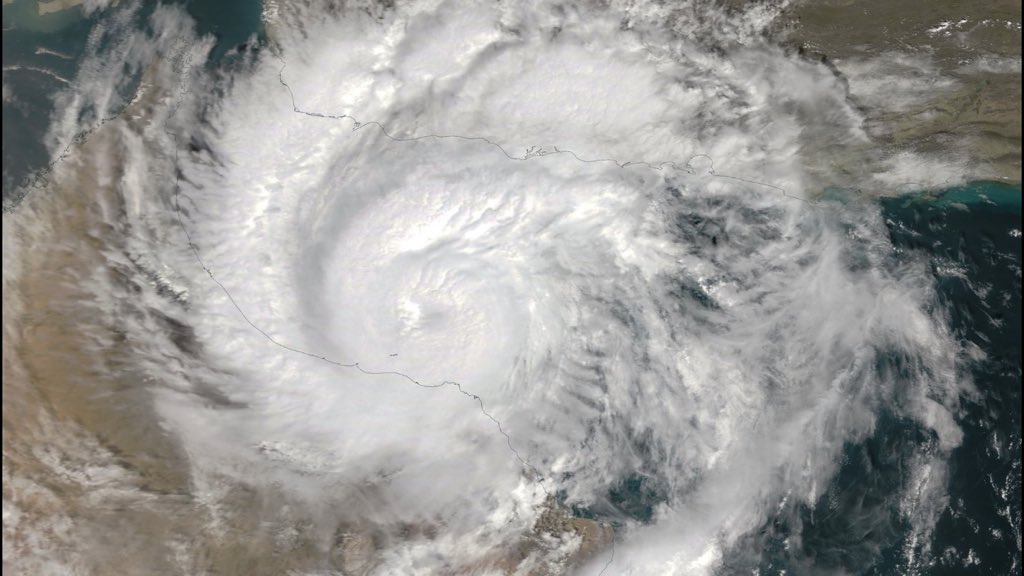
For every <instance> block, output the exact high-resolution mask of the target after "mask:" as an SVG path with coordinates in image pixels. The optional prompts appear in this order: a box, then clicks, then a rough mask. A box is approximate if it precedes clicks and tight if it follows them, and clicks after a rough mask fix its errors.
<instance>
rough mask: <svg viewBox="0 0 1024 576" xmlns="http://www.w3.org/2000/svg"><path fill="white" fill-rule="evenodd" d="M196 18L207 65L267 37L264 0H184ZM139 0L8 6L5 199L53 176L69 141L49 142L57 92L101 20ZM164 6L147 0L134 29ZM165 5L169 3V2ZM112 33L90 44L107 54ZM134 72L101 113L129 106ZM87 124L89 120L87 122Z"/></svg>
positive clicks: (21, 1)
mask: <svg viewBox="0 0 1024 576" xmlns="http://www.w3.org/2000/svg"><path fill="white" fill-rule="evenodd" d="M175 3H177V4H181V5H184V7H185V8H186V10H187V11H188V14H189V15H190V16H191V18H192V19H193V21H194V22H195V26H196V28H197V32H198V33H199V34H200V35H203V36H212V37H213V38H215V39H216V42H217V43H216V45H215V46H214V48H213V50H212V52H211V55H210V58H209V60H208V61H207V64H208V66H211V67H215V66H219V65H221V63H222V59H223V58H224V56H225V55H227V54H229V53H230V52H231V51H232V49H233V48H236V47H237V46H239V45H241V44H244V43H245V42H246V41H248V40H249V39H250V38H253V37H259V36H260V35H261V34H262V23H261V21H260V8H261V3H260V2H258V1H247V0H231V1H229V2H224V1H215V0H179V1H178V2H170V4H175ZM135 4H136V3H131V2H124V3H122V4H121V5H119V6H118V7H116V8H109V9H106V10H99V11H96V12H93V13H91V14H86V13H85V12H84V10H83V9H82V7H80V6H79V7H75V8H71V9H69V10H62V11H60V12H53V13H50V14H46V15H43V16H40V15H39V14H38V12H37V8H36V6H37V2H36V0H15V2H13V3H12V4H5V5H4V7H3V27H4V33H3V67H4V98H3V203H4V206H8V205H9V204H11V203H12V202H17V200H18V199H19V198H20V196H21V195H22V194H24V192H25V190H26V189H27V187H31V188H38V187H39V186H41V185H42V184H43V181H44V180H45V178H46V176H47V174H48V173H49V167H48V166H49V165H50V163H51V158H52V157H53V156H54V150H53V149H54V148H58V147H59V148H63V147H64V146H66V145H67V142H51V143H49V144H48V143H47V141H46V135H47V130H48V128H49V124H50V119H51V117H52V115H53V114H54V113H56V112H57V111H58V110H57V103H56V101H55V98H54V95H55V94H56V93H57V92H58V91H60V90H62V89H66V88H67V87H68V85H69V82H73V81H74V79H75V74H76V72H77V70H78V67H79V64H80V63H81V61H82V58H83V56H84V55H85V54H86V52H87V51H89V50H90V48H89V35H90V32H91V31H93V30H94V29H95V28H96V25H97V24H99V23H102V22H103V21H104V20H106V19H110V18H112V17H113V16H114V15H116V14H120V13H123V12H124V11H125V10H126V9H128V8H132V7H135ZM158 4H159V3H158V2H153V1H151V0H147V1H146V2H143V3H142V4H141V5H140V6H138V7H137V9H136V10H135V12H134V13H133V15H132V18H131V20H132V22H131V24H130V25H131V26H132V27H142V26H145V22H146V20H147V19H148V18H149V17H150V15H151V14H152V12H153V9H154V7H156V6H157V5H158ZM163 4H168V2H164V3H163ZM116 40H117V38H116V32H115V35H113V36H112V37H111V38H104V39H100V41H99V42H98V43H97V44H96V45H95V46H94V47H92V50H93V51H94V52H99V53H102V52H104V51H105V50H107V49H108V45H109V43H110V42H111V41H116ZM138 77H139V73H138V71H136V72H135V73H133V74H130V76H129V77H127V78H125V80H126V82H125V83H124V87H125V88H124V90H122V92H123V93H122V94H121V98H120V99H119V100H117V101H114V102H112V103H111V105H110V106H109V107H108V109H107V110H103V111H97V114H96V116H98V117H109V116H112V115H116V114H117V113H118V111H119V110H120V108H121V107H123V105H124V104H126V103H127V101H128V99H129V98H130V96H131V93H132V92H133V91H134V88H135V86H136V85H137V81H138ZM86 124H87V125H88V123H86Z"/></svg>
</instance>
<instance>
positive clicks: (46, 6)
mask: <svg viewBox="0 0 1024 576" xmlns="http://www.w3.org/2000/svg"><path fill="white" fill-rule="evenodd" d="M81 5H82V0H40V2H39V4H38V7H39V15H40V16H46V15H47V14H53V13H54V12H61V11H63V10H70V9H71V8H74V7H75V6H81Z"/></svg>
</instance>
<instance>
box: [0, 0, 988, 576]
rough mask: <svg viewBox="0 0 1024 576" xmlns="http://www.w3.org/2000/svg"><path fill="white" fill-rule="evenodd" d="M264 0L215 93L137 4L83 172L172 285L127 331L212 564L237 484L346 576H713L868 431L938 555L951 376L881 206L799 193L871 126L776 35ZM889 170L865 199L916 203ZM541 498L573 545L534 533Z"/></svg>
mask: <svg viewBox="0 0 1024 576" xmlns="http://www.w3.org/2000/svg"><path fill="white" fill-rule="evenodd" d="M268 4H269V5H270V7H269V8H266V9H268V10H269V9H271V8H272V9H273V10H274V13H273V18H272V19H271V20H269V21H270V22H271V23H272V24H271V25H270V28H269V30H268V36H269V37H270V40H269V41H268V45H267V46H266V47H264V48H263V49H261V50H255V49H250V50H248V51H242V52H241V53H240V54H239V55H238V57H237V62H236V63H235V65H234V66H233V67H232V68H230V69H228V70H226V71H225V70H220V71H210V70H208V69H204V67H203V62H204V60H205V59H206V58H207V56H208V52H209V47H210V45H209V43H208V42H206V41H203V40H202V39H201V38H199V37H198V36H197V35H196V33H195V32H194V31H193V30H192V28H191V27H190V24H189V22H188V17H187V15H185V14H183V13H181V12H180V11H177V10H176V9H173V8H161V9H159V10H158V11H156V12H155V13H154V15H153V16H152V17H151V19H150V26H149V28H150V29H149V30H147V31H144V32H139V33H138V36H137V38H136V40H133V42H137V43H138V45H139V46H149V47H150V48H147V50H152V49H153V48H152V47H151V46H157V47H158V48H157V49H158V50H162V51H163V53H166V54H167V56H166V58H165V59H164V60H163V61H162V63H160V64H158V65H156V66H154V68H153V69H152V70H150V71H148V72H146V73H145V79H144V81H143V84H142V88H140V89H139V90H138V93H137V95H136V96H135V98H136V99H140V100H141V101H142V102H144V103H146V106H147V108H146V112H145V115H146V116H145V117H143V118H141V119H138V120H131V119H123V120H122V121H123V122H124V124H123V126H121V127H120V128H119V130H120V138H122V139H123V141H124V142H128V144H126V145H125V146H126V149H128V150H129V152H128V153H127V154H126V156H125V157H124V159H123V160H122V161H121V165H119V166H117V167H116V168H109V167H104V168H103V169H109V170H111V171H112V172H113V173H116V174H117V175H118V176H117V184H116V186H115V188H116V194H117V196H118V198H120V199H121V200H120V201H119V202H121V204H123V206H125V208H124V209H123V210H121V211H120V212H118V213H115V212H116V211H112V212H111V213H109V214H108V215H106V216H105V218H108V219H109V221H110V222H122V223H123V222H125V221H127V222H128V226H130V227H132V229H133V230H134V231H136V232H135V236H134V237H133V239H132V243H131V244H130V246H129V247H128V249H127V251H128V252H129V253H132V254H135V255H136V256H138V261H139V262H142V263H143V265H144V267H145V268H146V269H147V270H150V271H153V276H152V277H155V278H157V279H158V281H157V285H158V287H159V290H157V289H156V288H154V289H153V290H154V291H153V294H152V295H151V297H149V298H148V299H147V301H146V304H145V307H146V311H143V312H135V311H124V310H121V311H116V310H114V311H112V312H111V313H112V314H115V315H117V314H123V315H124V317H123V318H121V319H120V320H119V321H120V322H121V323H122V324H123V326H124V330H125V332H126V336H125V337H126V338H127V340H128V341H130V342H131V343H132V344H131V345H132V346H134V347H135V350H136V351H135V352H134V355H135V357H136V361H137V363H138V364H139V365H140V366H142V367H143V368H142V369H143V370H144V371H145V372H146V373H147V374H149V375H150V376H152V377H153V378H154V383H153V384H152V385H151V386H152V400H151V406H152V409H153V412H154V414H155V417H156V418H158V419H159V421H160V423H161V426H162V427H163V429H165V430H166V431H167V433H168V434H169V435H170V436H171V437H172V438H174V440H175V442H178V443H180V445H181V446H182V447H183V448H182V449H183V452H184V453H185V454H187V458H186V460H187V466H188V470H189V472H188V474H189V476H190V478H191V481H190V484H191V486H192V490H194V491H195V493H197V494H199V496H197V499H198V500H199V501H201V502H202V503H203V506H204V507H205V508H206V510H207V512H208V514H209V517H208V520H204V521H203V526H204V527H203V528H202V529H203V530H204V533H205V534H208V537H209V538H210V539H213V540H215V539H217V538H220V537H224V534H226V533H227V532H226V531H229V530H228V529H226V528H223V526H225V525H230V520H224V519H223V518H224V517H230V515H231V513H230V512H229V511H227V509H228V508H229V506H230V505H229V498H228V497H227V496H225V495H226V494H228V492H229V491H228V489H227V488H225V486H230V485H239V484H244V485H245V486H247V487H248V489H250V490H253V491H255V492H256V493H265V494H268V495H270V494H273V495H275V496H267V497H266V501H268V502H269V501H273V500H274V499H275V498H280V499H281V500H282V501H286V502H288V505H287V506H289V507H291V508H289V510H297V511H293V512H289V513H288V514H291V515H297V516H299V517H302V518H311V519H312V520H311V522H312V526H313V528H311V529H310V530H311V532H312V533H313V534H314V535H315V536H313V537H312V538H313V539H314V540H316V541H318V542H320V544H318V546H320V548H321V549H330V548H331V546H341V547H342V548H344V549H345V550H349V552H348V553H349V554H350V555H351V554H354V553H353V552H351V551H352V550H354V549H355V548H354V547H358V546H359V545H365V546H369V547H372V549H373V550H374V554H373V556H374V560H373V562H372V563H369V562H368V563H367V564H365V565H362V564H360V565H359V566H360V567H361V568H360V569H365V570H366V571H365V572H360V573H366V574H370V573H372V574H397V573H403V574H454V573H457V574H462V573H465V574H470V573H481V574H482V573H509V574H511V573H531V574H534V573H535V574H540V573H561V572H563V571H567V570H569V569H570V568H572V569H575V570H579V571H580V572H581V573H585V574H600V573H604V574H637V575H640V574H713V573H720V571H721V570H728V569H729V567H730V566H736V565H738V564H737V562H739V561H740V560H739V559H742V558H744V557H745V555H747V554H752V553H753V552H752V550H753V548H755V547H756V546H757V543H756V541H752V540H751V536H750V535H751V534H755V533H756V532H757V530H758V529H760V527H761V526H762V525H763V523H764V522H765V521H766V518H768V517H769V515H770V514H775V513H780V511H792V510H796V508H797V507H799V506H800V505H801V504H813V503H814V502H815V501H816V500H817V499H818V498H819V497H820V496H821V495H822V494H823V493H824V491H825V490H826V489H827V486H828V485H829V483H830V482H831V480H832V478H833V476H834V475H835V474H836V472H837V469H838V466H839V460H840V458H841V456H842V450H843V447H844V446H846V445H847V444H849V443H854V442H858V441H861V440H863V439H864V438H866V437H868V436H870V434H871V433H872V431H873V430H874V428H875V426H876V425H877V422H878V420H879V418H882V417H883V414H885V415H888V416H886V417H895V418H901V419H904V420H907V421H910V422H914V423H915V425H916V426H919V427H920V429H921V430H922V431H923V432H922V434H924V435H925V436H926V437H927V438H928V440H927V442H925V444H924V445H925V446H926V448H925V449H922V450H919V451H918V452H916V453H914V454H911V455H910V457H909V458H908V461H907V466H908V467H911V468H913V469H914V470H915V472H914V473H913V474H914V478H916V481H915V482H914V483H910V484H908V485H907V486H905V487H904V488H902V489H901V492H900V493H901V494H902V496H901V499H902V502H903V503H902V504H901V510H902V514H903V515H904V518H905V520H906V522H907V523H908V524H909V525H911V526H912V527H913V531H914V533H915V534H919V535H920V541H919V542H917V543H911V544H908V548H907V555H908V556H907V557H908V558H910V559H913V558H914V557H919V556H921V555H924V554H927V544H926V543H925V542H926V540H927V534H928V532H929V530H930V529H931V527H932V526H933V524H934V522H935V518H936V514H937V512H936V511H937V510H939V509H941V507H942V505H943V502H944V498H945V495H944V488H943V478H944V474H945V470H946V465H945V459H946V458H947V457H948V455H949V453H950V452H951V451H952V450H953V449H955V448H956V447H957V446H958V445H959V444H960V441H961V433H960V429H959V427H958V425H957V423H956V421H955V418H954V414H955V412H956V410H957V406H958V401H959V400H958V398H959V395H960V394H961V393H962V392H963V391H964V390H965V389H969V388H970V386H971V384H970V382H969V379H966V378H965V377H963V374H962V371H961V368H960V365H959V363H958V362H959V361H958V359H959V358H961V357H962V356H963V354H964V353H965V352H964V351H963V350H962V349H961V344H960V343H958V342H957V340H956V339H955V338H954V337H953V336H952V335H951V334H950V333H949V331H948V329H947V327H946V319H945V318H944V316H943V313H942V311H941V309H940V308H938V307H937V306H936V295H935V293H934V288H933V285H932V279H931V276H930V271H929V269H928V267H927V265H926V263H925V262H923V261H922V260H920V259H915V258H913V257H901V255H900V254H899V253H898V251H897V250H895V249H894V247H893V245H892V244H891V243H890V241H889V237H888V234H887V232H886V228H885V223H884V221H883V218H882V216H881V214H880V212H879V211H878V209H877V207H875V206H873V205H869V204H867V203H858V202H857V201H855V200H854V201H839V200H834V199H828V198H823V197H820V196H819V195H816V194H815V193H814V190H817V189H819V188H821V187H823V186H827V185H829V184H831V182H829V181H828V178H827V177H826V176H825V172H826V162H825V161H824V160H823V157H824V156H823V151H825V150H833V151H840V152H842V151H847V152H848V153H849V154H851V155H853V154H861V153H862V152H860V151H861V150H862V147H863V146H864V145H865V142H867V137H866V136H865V134H864V132H863V129H862V120H861V118H860V116H859V115H858V112H857V110H856V109H855V108H854V107H853V106H851V105H850V104H849V103H848V102H847V100H846V96H845V92H844V87H843V85H842V82H841V81H840V80H839V79H837V78H835V77H834V76H833V75H832V73H831V72H830V71H829V70H828V69H826V68H824V67H821V66H815V65H812V64H809V63H807V62H805V61H801V60H798V59H794V58H792V57H790V56H789V55H787V54H785V53H783V52H782V51H781V50H780V49H776V48H771V47H768V46H765V45H764V44H763V42H762V41H761V40H760V36H759V33H760V30H761V29H762V28H763V26H765V25H766V24H767V22H769V21H770V20H771V17H772V14H771V13H770V10H767V9H757V10H751V11H749V12H747V13H744V14H741V15H740V16H738V17H730V18H725V16H724V15H722V14H719V13H718V12H716V10H718V9H717V8H713V7H710V6H703V5H697V4H694V5H693V6H691V5H686V6H687V7H688V8H687V9H688V10H690V11H701V13H702V14H704V18H703V19H702V20H701V21H700V22H698V23H694V19H693V18H692V17H690V16H688V15H690V14H691V12H686V10H683V9H680V11H681V12H682V14H680V13H676V12H673V11H672V10H669V9H668V8H664V7H661V6H659V5H647V4H643V3H640V4H636V5H634V4H630V5H622V6H620V5H618V4H615V3H612V4H611V5H608V6H605V5H601V6H591V5H590V4H589V3H563V2H551V3H540V4H537V5H529V6H526V5H521V4H520V3H515V2H513V3H500V4H499V3H495V4H479V5H464V4H461V3H454V2H411V3H398V4H397V5H396V6H393V7H380V6H375V5H372V6H368V7H359V6H333V7H326V6H321V5H319V4H317V3H313V4H311V5H308V6H307V5H304V4H303V3H294V4H290V5H285V3H281V5H280V6H278V5H277V4H276V3H268ZM182 38H186V39H188V38H192V40H186V41H185V42H182V41H181V39H182ZM132 49H133V48H131V46H129V47H127V48H125V50H128V51H129V52H130V51H131V50H132ZM103 53H104V52H103V49H100V48H97V55H96V58H97V59H98V60H99V59H100V57H101V56H102V55H103ZM93 73H94V74H95V73H97V72H95V71H93ZM79 81H80V82H83V83H85V82H87V78H85V77H84V76H83V78H81V79H79ZM69 117H70V115H69ZM75 122H77V120H75ZM73 125H77V124H73ZM69 126H70V125H69ZM61 129H67V130H72V128H69V127H65V128H62V127H61V126H58V127H57V128H55V131H56V132H57V135H56V136H55V139H57V140H59V132H60V130H61ZM844 153H846V152H844ZM85 158H86V159H85V160H83V161H82V162H86V163H88V162H90V161H91V162H95V163H96V164H97V165H103V166H105V164H104V163H105V162H106V161H105V160H103V159H102V158H101V157H99V156H98V155H97V156H96V157H95V158H93V159H91V160H90V159H89V157H88V156H86V157H85ZM907 158H909V156H906V157H903V160H900V159H896V160H893V159H891V158H888V159H886V162H888V164H886V163H885V162H882V163H875V164H871V165H870V166H869V167H867V168H865V169H864V172H863V173H861V174H858V175H856V178H857V182H856V184H857V185H864V183H870V182H883V181H884V182H889V183H891V182H893V181H901V180H900V179H903V180H907V179H914V180H915V181H916V180H918V179H922V178H928V177H929V173H928V169H927V167H926V165H927V162H925V161H924V160H922V159H920V158H911V159H909V160H908V159H907ZM900 162H903V163H902V164H901V163H900ZM887 166H888V167H889V168H886V167H887ZM908 166H909V167H908ZM922 166H925V167H924V168H922ZM890 168H891V169H890ZM908 174H909V176H908ZM943 177H944V176H943ZM112 225H113V224H112ZM5 258H6V256H5ZM111 258H114V257H113V256H111ZM105 265H110V266H113V264H112V263H110V262H107V263H106V264H105ZM5 267H6V264H5ZM85 281H86V282H93V283H104V284H103V286H102V290H103V291H106V292H112V293H117V292H118V291H119V290H121V291H124V290H127V289H126V288H123V287H120V286H119V285H116V284H115V283H113V282H112V281H110V280H108V279H103V278H91V279H86V280H85ZM147 290H148V289H147ZM158 292H159V293H158ZM154 311H158V312H159V314H161V315H163V316H166V317H169V318H172V319H174V323H175V324H174V325H175V326H177V327H178V331H179V332H181V333H183V334H187V335H188V338H187V340H188V345H187V346H181V345H178V346H170V345H169V344H168V340H167V338H166V337H164V336H160V335H158V334H156V333H155V332H154V331H153V330H152V324H151V323H147V321H146V320H145V318H146V317H147V316H146V315H147V314H149V315H153V314H156V313H157V312H154ZM140 318H142V319H140ZM157 382H159V383H157ZM267 505H268V506H269V504H267ZM552 510H560V511H571V512H562V513H565V514H568V515H569V516H572V517H574V518H577V519H585V521H586V524H584V520H579V521H578V522H579V523H578V524H577V526H584V527H585V529H579V530H576V531H575V532H572V531H568V532H557V531H554V532H551V533H543V534H541V535H540V536H538V535H537V534H538V528H537V526H538V525H539V524H540V523H541V522H542V521H543V519H544V518H546V517H549V516H550V514H552ZM286 516H288V515H286ZM288 518H291V520H289V519H288ZM288 518H286V519H283V520H282V519H281V518H280V517H275V519H274V520H268V522H280V523H281V526H284V525H286V524H288V522H291V521H293V520H294V519H293V518H292V516H288ZM339 525H341V526H345V527H346V528H345V531H344V533H345V534H347V535H348V536H346V538H348V540H345V541H344V542H349V543H350V544H351V543H352V542H356V543H357V544H351V545H348V544H344V542H343V543H342V544H338V542H342V540H338V539H337V538H336V537H335V536H333V535H334V534H335V533H336V530H338V528H337V527H338V526H339ZM280 529H281V530H284V529H285V528H283V527H282V528H280ZM365 534H372V535H373V536H372V538H370V537H366V536H363V535H365ZM360 538H362V539H361V540H360ZM755 540H756V539H755ZM369 541H372V546H371V545H370V544H365V542H369ZM523 542H530V543H531V544H529V545H526V546H524V545H523V544H522V543H523ZM358 543H363V544H358ZM345 546H349V547H348V548H345ZM909 561H911V560H908V562H909ZM352 562H353V561H351V560H349V564H347V565H346V566H348V568H347V569H348V570H350V571H351V570H354V569H353V568H352V566H354V565H355V564H352ZM517 570H518V572H517ZM543 570H548V572H543ZM309 573H314V572H309Z"/></svg>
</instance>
